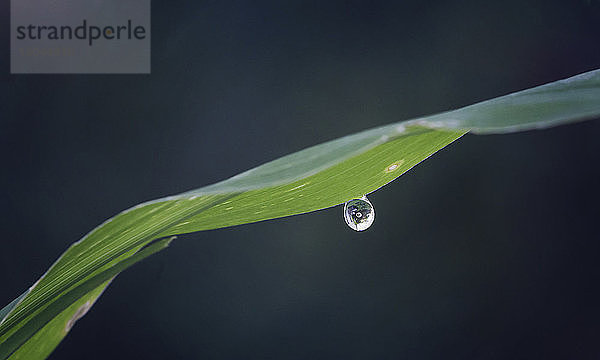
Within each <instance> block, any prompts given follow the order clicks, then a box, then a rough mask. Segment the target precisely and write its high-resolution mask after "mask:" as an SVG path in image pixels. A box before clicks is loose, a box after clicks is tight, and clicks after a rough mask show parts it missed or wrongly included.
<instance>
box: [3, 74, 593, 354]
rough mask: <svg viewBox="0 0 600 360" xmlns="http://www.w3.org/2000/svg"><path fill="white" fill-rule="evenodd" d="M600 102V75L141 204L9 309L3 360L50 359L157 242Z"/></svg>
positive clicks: (394, 171)
mask: <svg viewBox="0 0 600 360" xmlns="http://www.w3.org/2000/svg"><path fill="white" fill-rule="evenodd" d="M599 99H600V71H599V70H596V71H592V72H589V73H585V74H581V75H578V76H575V77H572V78H570V79H566V80H562V81H557V82H554V83H551V84H548V85H544V86H540V87H536V88H533V89H529V90H525V91H521V92H517V93H514V94H510V95H507V96H503V97H499V98H496V99H492V100H488V101H484V102H481V103H478V104H475V105H471V106H467V107H465V108H462V109H458V110H454V111H449V112H445V113H442V114H437V115H433V116H427V117H422V118H419V119H414V120H409V121H404V122H400V123H396V124H391V125H387V126H383V127H379V128H375V129H371V130H367V131H363V132H361V133H358V134H354V135H350V136H346V137H343V138H340V139H337V140H333V141H330V142H327V143H324V144H321V145H317V146H313V147H311V148H308V149H305V150H302V151H299V152H297V153H294V154H291V155H288V156H285V157H282V158H280V159H277V160H275V161H272V162H269V163H267V164H264V165H262V166H259V167H257V168H254V169H252V170H249V171H246V172H244V173H242V174H239V175H237V176H234V177H232V178H230V179H228V180H225V181H222V182H220V183H217V184H214V185H210V186H207V187H204V188H201V189H198V190H194V191H190V192H186V193H183V194H180V195H176V196H171V197H166V198H162V199H158V200H155V201H151V202H147V203H143V204H141V205H138V206H135V207H133V208H131V209H129V210H126V211H124V212H122V213H120V214H118V215H117V216H115V217H113V218H112V219H110V220H108V221H106V222H105V223H103V224H102V225H100V226H99V227H97V228H96V229H94V230H92V231H91V232H90V233H89V234H87V235H86V236H85V237H84V238H83V239H82V240H80V241H79V242H77V243H75V244H73V245H72V246H71V247H70V248H69V249H68V250H67V251H66V252H65V253H64V254H63V255H62V256H61V257H60V258H59V259H58V261H57V262H56V263H55V264H54V265H53V266H52V267H51V268H50V269H49V270H48V272H47V273H46V274H45V275H44V276H43V277H42V278H41V279H40V280H39V281H38V282H37V283H36V284H35V285H34V286H32V287H31V288H30V290H29V291H28V292H26V293H25V294H24V295H22V296H21V297H20V298H18V299H16V300H15V301H13V302H12V303H11V304H9V305H8V306H7V307H5V308H4V309H2V311H1V312H0V314H1V315H3V317H4V320H3V321H2V323H0V360H2V359H6V358H9V357H10V358H11V359H12V358H14V359H16V358H27V359H42V358H44V357H46V356H47V355H48V354H49V353H50V352H51V351H52V349H53V348H54V347H55V346H56V345H57V344H58V343H59V342H60V340H61V339H62V338H63V336H64V335H66V332H67V331H65V329H67V330H68V329H70V326H72V323H73V320H76V319H77V318H79V317H80V316H82V315H83V314H84V313H85V311H87V310H88V309H89V307H91V305H92V304H93V302H94V301H95V299H96V298H97V297H98V296H99V295H100V294H101V292H102V290H103V289H104V287H105V286H106V285H107V284H108V282H109V280H110V279H111V278H112V277H114V276H115V275H116V274H118V273H119V272H120V271H122V270H123V269H125V268H126V267H128V266H131V265H132V264H133V263H135V262H137V261H139V260H141V259H142V258H144V257H146V256H148V255H149V254H150V253H154V252H156V251H158V250H160V249H162V248H164V246H166V243H165V242H156V243H153V244H152V245H148V244H150V243H151V242H152V241H154V240H156V239H160V238H164V237H168V236H172V235H176V234H182V233H188V232H193V231H200V230H208V229H216V228H222V227H227V226H233V225H239V224H246V223H251V222H257V221H262V220H268V219H274V218H278V217H283V216H290V215H295V214H301V213H305V212H310V211H315V210H319V209H323V208H327V207H331V206H335V205H338V204H341V203H344V202H346V201H348V200H350V199H352V198H356V197H360V196H362V195H364V194H368V193H371V192H373V191H375V190H377V189H378V188H380V187H381V186H383V185H385V184H387V183H389V182H390V181H392V180H394V179H395V178H397V177H398V176H400V175H401V174H403V173H404V172H406V171H408V170H409V169H411V168H412V167H413V166H415V165H417V164H418V163H419V162H421V161H423V160H424V159H426V158H428V157H429V156H431V155H432V154H433V153H435V152H436V151H438V150H440V149H442V148H443V147H445V146H447V145H448V144H450V143H451V142H453V141H455V140H456V139H458V138H460V137H461V136H462V135H464V134H465V133H466V132H468V131H469V130H470V129H472V131H474V132H477V133H497V132H508V131H521V130H527V129H534V128H542V127H547V126H552V125H557V124H562V123H567V122H573V121H578V120H584V119H588V118H592V117H597V116H598V115H600V101H599ZM163 245H164V246H163ZM69 322H70V323H69Z"/></svg>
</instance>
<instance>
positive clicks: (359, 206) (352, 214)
mask: <svg viewBox="0 0 600 360" xmlns="http://www.w3.org/2000/svg"><path fill="white" fill-rule="evenodd" d="M344 220H346V224H348V226H350V228H351V229H352V230H356V231H363V230H367V229H368V228H369V226H371V224H373V221H375V208H374V207H373V204H371V202H370V201H369V199H367V197H366V196H363V197H362V198H360V199H352V200H350V201H348V202H346V204H344Z"/></svg>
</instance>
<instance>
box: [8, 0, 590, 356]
mask: <svg viewBox="0 0 600 360" xmlns="http://www.w3.org/2000/svg"><path fill="white" fill-rule="evenodd" d="M7 3H8V2H6V3H5V4H4V5H3V9H2V11H0V13H1V14H2V15H0V17H1V18H0V19H1V21H2V22H3V23H4V24H5V26H4V29H5V31H4V32H2V41H3V43H4V49H5V50H4V51H3V52H2V54H3V55H2V57H1V63H0V65H1V66H2V69H3V70H2V71H3V76H2V79H3V83H2V87H1V91H2V92H1V93H0V95H1V100H0V106H1V109H0V114H1V115H0V117H1V130H0V143H1V146H2V170H1V174H2V175H1V177H0V181H1V183H0V185H1V186H2V189H3V191H2V192H1V196H2V197H1V205H2V206H1V209H2V210H1V211H2V213H1V214H0V229H1V230H2V240H1V241H2V247H1V250H0V274H1V275H0V276H1V277H0V280H1V283H2V285H1V286H0V303H3V304H4V303H8V302H9V301H11V300H12V299H13V298H14V297H16V296H17V295H19V294H20V293H21V292H22V291H24V290H25V289H26V288H27V287H28V286H30V285H31V284H32V283H33V282H35V281H36V280H37V278H38V277H39V276H40V275H42V274H43V273H44V271H45V270H46V269H47V268H48V267H49V266H50V265H51V264H52V263H53V261H54V260H55V259H56V258H57V257H58V256H59V255H60V254H61V253H62V252H63V251H64V250H65V249H66V248H67V247H68V246H69V245H70V244H71V243H72V242H74V241H76V240H78V239H79V238H81V236H83V235H84V234H85V233H87V232H88V231H89V230H91V229H92V228H93V227H95V226H96V225H98V224H99V223H101V222H102V221H103V220H105V219H107V218H109V217H110V216H112V215H114V214H116V213H117V212H119V211H121V210H123V209H125V208H128V207H130V206H132V205H134V204H137V203H140V202H142V201H145V200H150V199H153V198H158V197H162V196H165V195H169V194H175V193H179V192H182V191H185V190H189V189H193V188H198V187H200V186H202V185H206V184H209V183H213V182H215V181H218V180H221V179H224V178H226V177H229V176H231V175H234V174H236V173H238V172H240V171H243V170H246V169H249V168H252V167H254V166H256V165H259V164H261V163H263V162H266V161H269V160H272V159H274V158H277V157H279V156H282V155H285V154H289V153H291V152H294V151H297V150H300V149H302V148H305V147H308V146H311V145H315V144H318V143H320V142H323V141H326V140H330V139H334V138H337V137H340V136H343V135H347V134H350V133H354V132H357V131H360V130H363V129H367V128H370V127H374V126H377V125H383V124H387V123H391V122H395V121H399V120H403V119H408V118H411V117H415V116H419V115H425V114H431V113H435V112H439V111H444V110H448V109H453V108H457V107H461V106H464V105H468V104H471V103H474V102H477V101H480V100H484V99H488V98H491V97H495V96H499V95H503V94H506V93H509V92H513V91H516V90H521V89H524V88H528V87H532V86H535V85H539V84H542V83H546V82H550V81H554V80H558V79H561V78H565V77H568V76H571V75H575V74H578V73H581V72H585V71H588V70H592V69H595V68H598V67H600V41H599V40H600V2H598V1H595V0H594V1H585V0H564V1H547V0H546V1H498V2H489V1H479V2H475V3H469V2H461V1H456V2H431V1H418V2H401V1H397V2H374V3H369V2H360V1H306V2H295V1H276V2H273V3H264V2H255V1H248V2H226V1H212V2H206V1H157V0H154V1H153V4H152V6H153V8H152V74H151V75H28V76H27V75H15V76H11V75H9V74H8V73H9V63H8V61H9V60H8V52H7V49H8V41H9V38H8V19H9V15H8V14H9V12H8V4H7ZM599 137H600V121H590V122H585V123H579V124H573V125H569V126H563V127H559V128H554V129H550V130H544V131H532V132H525V133H519V134H511V135H491V136H476V135H467V136H465V137H464V138H462V139H461V140H459V141H458V142H457V143H455V144H452V145H451V146H449V147H448V148H446V149H444V150H442V151H441V152H440V153H438V154H437V155H435V156H434V157H432V158H431V159H429V160H427V161H425V162H423V163H422V164H420V165H419V166H417V167H416V168H415V169H413V170H412V171H410V172H409V173H407V174H406V175H405V176H403V177H402V178H400V179H398V180H396V181H395V182H394V183H392V184H390V185H388V186H386V187H384V188H382V189H380V190H379V191H377V192H376V193H374V194H372V195H371V196H370V200H371V201H372V202H373V203H374V205H375V208H376V210H377V220H376V221H375V224H374V225H373V227H372V228H370V229H369V230H368V231H366V232H364V233H354V232H352V231H351V230H350V229H348V228H347V227H346V225H345V224H344V222H343V219H342V210H341V208H340V207H336V208H332V209H327V210H323V211H318V212H314V213H311V214H307V215H302V216H295V217H290V218H285V219H279V220H273V221H267V222H262V223H257V224H250V225H244V226H238V227H234V228H228V229H221V230H215V231H207V232H202V233H195V234H189V235H184V236H181V237H180V238H179V240H178V241H176V242H174V243H173V245H172V246H171V247H170V248H169V249H168V250H166V251H164V252H162V253H160V254H158V255H157V256H154V257H152V258H150V259H148V260H146V261H144V262H143V263H141V264H138V265H136V266H135V267H134V268H132V269H130V270H128V271H126V272H125V273H123V274H121V275H120V276H119V277H118V278H117V279H116V280H115V281H114V282H113V284H112V285H111V286H110V287H109V288H108V290H107V291H106V292H105V294H104V296H102V297H101V298H100V299H99V301H98V303H97V304H96V306H95V307H94V308H93V309H92V311H91V312H90V313H89V314H88V315H87V316H86V317H85V318H84V319H83V320H81V321H80V322H79V323H77V326H75V327H74V328H73V330H72V331H71V333H70V334H69V336H67V338H66V339H65V340H64V341H63V343H61V345H60V346H59V347H58V348H57V350H56V351H55V352H54V354H53V355H52V356H51V358H52V359H117V358H136V359H197V358H198V359H199V358H206V359H264V358H281V359H293V358H322V359H324V358H376V359H386V358H390V359H391V358H408V359H448V358H461V359H508V358H510V359H519V358H528V359H529V358H545V359H598V358H600V308H599V306H600V305H599V303H600V291H599V290H598V284H599V283H600V267H599V266H598V256H599V251H600V245H599V243H598V240H599V239H600V236H599V230H598V214H599V211H598V204H599V203H600V190H599V185H600V166H599V164H600V143H599V141H598V139H599ZM357 176H360V174H357ZM348 182H352V179H348Z"/></svg>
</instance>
